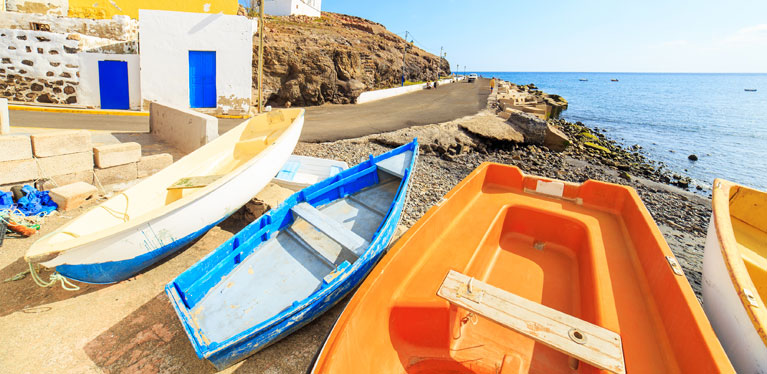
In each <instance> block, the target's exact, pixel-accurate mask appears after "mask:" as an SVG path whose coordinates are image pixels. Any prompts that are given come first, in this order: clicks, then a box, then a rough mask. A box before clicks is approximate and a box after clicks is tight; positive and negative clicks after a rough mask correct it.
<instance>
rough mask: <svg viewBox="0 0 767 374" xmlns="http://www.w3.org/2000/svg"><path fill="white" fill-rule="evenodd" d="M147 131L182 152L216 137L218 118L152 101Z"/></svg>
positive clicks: (195, 147) (191, 149)
mask: <svg viewBox="0 0 767 374" xmlns="http://www.w3.org/2000/svg"><path fill="white" fill-rule="evenodd" d="M149 132H150V133H151V134H152V135H153V136H155V137H156V138H158V139H160V140H163V141H165V142H167V143H168V144H170V145H172V146H173V147H175V148H177V149H179V150H181V151H183V152H192V151H194V150H196V149H197V148H200V147H202V146H203V145H205V144H207V143H209V142H211V141H212V140H213V139H215V138H217V137H218V119H217V118H216V117H212V116H209V115H207V114H202V113H199V112H196V111H194V110H191V109H188V108H178V107H173V106H170V105H163V104H158V103H155V102H152V103H151V104H150V106H149Z"/></svg>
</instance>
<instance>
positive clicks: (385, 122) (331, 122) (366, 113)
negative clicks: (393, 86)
mask: <svg viewBox="0 0 767 374" xmlns="http://www.w3.org/2000/svg"><path fill="white" fill-rule="evenodd" d="M488 95H490V85H489V83H488V82H487V81H486V80H479V81H477V82H475V83H467V82H458V83H451V84H447V85H442V86H439V88H437V89H436V90H423V91H418V92H414V93H410V94H405V95H402V96H396V97H392V98H389V99H384V100H380V101H374V102H371V103H366V104H360V105H324V106H320V107H311V108H308V109H307V110H306V124H304V131H303V133H302V134H301V141H305V142H323V141H335V140H339V139H348V138H356V137H360V136H365V135H371V134H378V133H381V132H388V131H394V130H399V129H402V128H406V127H411V126H420V125H428V124H432V123H440V122H447V121H452V120H454V119H457V118H461V117H465V116H468V115H472V114H475V113H477V112H479V111H480V110H482V109H484V108H485V105H486V104H487V97H488Z"/></svg>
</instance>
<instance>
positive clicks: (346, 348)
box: [313, 164, 734, 373]
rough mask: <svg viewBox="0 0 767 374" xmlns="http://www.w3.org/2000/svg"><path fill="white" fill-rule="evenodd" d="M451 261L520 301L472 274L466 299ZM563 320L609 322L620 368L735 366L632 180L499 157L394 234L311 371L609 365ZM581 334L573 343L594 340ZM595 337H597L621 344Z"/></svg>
mask: <svg viewBox="0 0 767 374" xmlns="http://www.w3.org/2000/svg"><path fill="white" fill-rule="evenodd" d="M453 272H458V273H462V274H464V276H465V277H466V278H467V279H474V280H476V281H477V282H478V283H481V284H487V285H490V286H492V287H493V288H495V289H498V290H501V291H503V292H505V293H508V294H513V295H514V296H515V297H516V298H517V299H522V300H524V301H525V303H524V304H510V303H500V301H499V300H500V299H499V297H498V295H499V294H497V293H492V294H491V293H488V292H486V291H482V290H483V289H485V290H487V288H484V286H481V285H477V284H476V283H475V287H476V288H475V290H476V289H479V290H480V291H479V292H473V291H472V283H471V280H469V281H468V283H466V285H465V286H459V288H457V291H455V293H454V294H453V295H455V296H454V298H453V300H455V298H459V299H461V298H465V299H462V300H464V301H462V302H457V303H456V302H454V301H453V300H448V297H446V296H445V294H444V293H443V291H444V290H445V288H444V284H446V283H447V280H446V276H447V277H449V275H448V274H451V273H453ZM443 282H444V283H443ZM440 285H443V287H440ZM463 287H465V288H463ZM452 289H455V288H452ZM452 289H451V290H452ZM438 290H439V291H438ZM461 303H464V304H463V305H465V304H472V303H474V304H472V305H475V306H482V308H480V309H484V310H486V311H487V310H488V309H490V312H484V313H485V314H483V312H481V311H476V310H473V309H472V308H471V307H462V306H461V305H462V304H461ZM531 304H532V305H535V307H529V306H524V307H523V306H522V305H531ZM508 305H516V306H515V307H513V308H507V307H506V306H508ZM493 310H494V311H495V312H493ZM546 310H549V311H548V312H547V311H546ZM511 315H514V316H513V317H514V318H516V319H509V318H506V317H511ZM503 316H506V317H503ZM502 317H503V318H502ZM544 317H545V318H544ZM547 318H550V320H548V319H547ZM503 320H505V321H507V322H502V321H503ZM555 320H556V321H557V322H556V323H564V324H567V326H568V327H572V328H571V329H570V332H572V331H574V330H575V331H578V328H576V327H577V326H583V327H585V326H591V327H589V328H594V327H597V328H598V329H600V330H609V332H611V334H614V335H615V336H616V337H617V339H618V341H617V343H616V344H615V345H616V346H617V347H618V351H620V352H622V356H620V357H619V359H620V363H621V365H620V366H619V367H620V368H621V369H623V370H618V371H617V372H629V373H687V372H690V373H693V372H696V373H697V372H700V373H703V372H705V373H714V372H717V373H731V372H734V371H733V369H732V367H731V366H730V363H729V361H728V359H727V357H726V355H725V353H724V351H723V350H722V348H721V346H720V344H719V342H718V341H717V339H716V336H715V335H714V333H713V331H712V329H711V326H710V325H709V323H708V321H707V320H706V317H705V315H704V313H703V310H702V309H701V308H700V305H699V303H698V301H697V299H696V298H695V295H694V293H693V292H692V289H691V288H690V286H689V283H688V282H687V279H686V278H685V277H684V274H683V273H682V269H681V267H680V266H679V265H678V263H676V261H675V259H674V257H673V254H672V253H671V250H670V249H669V248H668V246H667V244H666V243H665V240H664V239H663V236H662V234H661V233H660V230H659V229H658V228H657V226H656V225H655V224H654V222H653V220H652V217H651V216H650V214H649V212H648V211H647V209H646V208H645V207H644V205H643V204H642V202H641V199H640V198H639V196H638V195H637V193H636V191H634V190H632V189H630V188H628V187H624V186H618V185H611V184H608V183H602V182H596V181H587V182H584V183H583V184H572V183H566V182H560V181H552V180H549V179H545V178H540V177H534V176H526V175H524V174H523V173H521V171H519V169H517V168H515V167H511V166H506V165H499V164H483V165H481V166H480V167H479V168H477V169H476V170H475V171H474V172H472V173H471V174H470V175H469V176H468V177H467V178H466V179H464V181H462V182H461V183H460V184H458V185H457V186H456V187H454V188H453V189H452V190H451V191H450V192H449V193H448V194H447V195H446V196H445V199H444V200H442V201H441V202H440V203H439V204H438V205H437V206H435V207H433V208H432V209H430V210H429V211H428V212H427V213H426V215H424V217H423V218H421V219H420V220H419V221H418V222H417V223H416V224H415V225H414V226H413V227H412V228H411V229H410V230H409V231H408V232H407V233H406V234H405V235H404V236H403V237H402V238H401V239H399V240H398V241H397V244H396V245H394V246H393V247H392V249H391V250H390V252H389V253H388V254H387V255H386V256H385V257H384V258H383V259H382V260H381V262H380V263H379V264H378V265H377V266H376V267H375V268H374V269H373V270H372V271H371V273H370V275H369V276H368V277H367V278H366V280H365V282H364V283H363V284H362V285H361V286H360V288H359V289H358V290H357V291H356V293H355V294H354V296H353V297H352V298H351V300H350V302H349V304H347V306H346V308H345V309H344V311H343V313H342V314H341V316H340V317H339V319H338V321H337V322H336V325H335V327H334V328H333V330H332V331H331V333H330V335H329V336H328V338H327V341H326V343H325V344H324V346H323V348H322V351H321V352H320V354H319V356H318V358H317V362H316V364H315V366H314V368H313V372H315V373H356V372H376V373H403V372H407V373H444V372H449V373H573V372H575V371H578V372H584V373H596V372H602V371H599V370H598V369H596V367H594V366H590V365H589V364H587V362H589V361H586V360H584V361H580V362H579V361H578V359H579V358H580V357H578V356H577V355H578V352H579V349H580V348H578V347H580V346H576V347H575V348H573V347H570V348H568V347H567V345H566V344H563V345H559V343H557V340H555V339H553V338H554V337H556V335H557V334H560V333H561V332H562V331H561V330H560V331H556V328H550V327H552V326H556V324H555V323H554V322H552V321H555ZM508 321H512V322H508ZM514 321H518V322H514ZM564 331H565V335H564V336H568V335H567V334H568V330H567V329H564ZM544 332H545V333H544ZM585 336H588V339H586V340H584V341H583V342H577V341H576V343H577V344H585V346H588V345H589V344H591V343H590V342H592V341H594V342H600V340H599V338H596V339H595V337H596V336H597V335H596V334H586V335H585ZM575 337H576V338H578V337H579V335H575ZM565 340H566V341H567V342H571V341H573V340H574V338H573V335H570V337H569V338H566V339H565ZM602 341H605V340H602ZM601 344H602V343H601V342H600V343H594V345H593V347H611V346H612V345H611V344H613V343H610V344H604V345H601ZM568 349H569V350H568ZM596 351H600V352H606V351H609V349H604V350H601V348H597V349H596ZM581 357H586V356H581ZM595 357H599V354H595V355H594V356H591V357H590V358H595ZM610 357H613V358H615V357H618V356H610ZM616 360H617V359H616ZM624 363H625V365H623V364H624Z"/></svg>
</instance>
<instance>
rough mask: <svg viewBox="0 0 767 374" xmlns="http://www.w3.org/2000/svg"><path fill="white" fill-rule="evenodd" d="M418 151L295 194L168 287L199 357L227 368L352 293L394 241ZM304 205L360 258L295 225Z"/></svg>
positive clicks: (396, 153) (378, 160) (404, 151)
mask: <svg viewBox="0 0 767 374" xmlns="http://www.w3.org/2000/svg"><path fill="white" fill-rule="evenodd" d="M417 152H418V143H417V141H415V140H414V141H413V142H412V143H410V144H407V145H404V146H402V147H400V148H397V149H395V150H393V151H391V152H388V153H386V154H383V155H380V156H377V157H373V156H371V157H370V159H368V160H367V161H365V162H363V163H361V164H359V165H357V166H355V167H353V168H350V169H348V170H345V171H343V172H341V173H339V174H337V175H336V176H334V177H332V178H329V179H326V180H324V181H322V182H320V183H317V184H315V185H312V186H310V187H308V188H306V189H304V190H301V191H299V192H297V193H295V194H293V195H292V196H291V197H289V198H288V199H287V200H286V201H285V202H284V203H283V204H281V205H280V206H279V207H277V208H275V209H273V210H271V211H269V212H267V213H266V214H265V215H263V216H261V217H260V218H259V219H258V220H256V221H254V222H253V223H251V224H250V225H248V226H247V227H246V228H244V229H243V230H242V231H240V232H239V233H237V234H236V235H235V236H234V237H232V238H231V239H229V240H228V241H227V242H225V243H224V244H222V245H221V246H220V247H219V248H217V249H216V250H214V251H213V252H212V253H210V254H209V255H208V256H206V257H205V258H203V259H202V260H201V261H200V262H198V263H197V264H195V265H194V266H192V267H191V268H189V269H188V270H186V271H185V272H184V273H182V274H181V275H179V276H178V277H177V278H176V279H174V280H173V281H172V282H170V283H169V284H168V285H167V286H166V288H165V290H166V292H167V294H168V296H169V297H170V300H171V304H172V305H173V307H174V309H175V310H176V313H177V314H178V316H179V319H180V320H181V322H182V325H183V327H184V330H185V331H186V333H187V335H188V337H189V339H190V341H191V343H192V346H193V347H194V349H195V352H196V353H197V355H198V357H200V358H202V359H207V360H209V361H210V362H211V363H213V365H215V366H216V367H217V368H218V369H223V368H226V367H228V366H230V365H232V364H233V363H236V362H237V361H239V360H242V359H243V358H245V357H247V356H249V355H251V354H253V353H255V352H258V351H259V350H261V349H263V348H265V347H266V346H268V345H269V344H272V343H274V342H276V341H277V340H279V339H281V338H283V337H285V336H287V335H289V334H290V333H292V332H293V331H295V330H297V329H299V328H300V327H302V326H303V325H305V324H306V323H308V322H310V321H312V320H313V319H314V318H316V317H317V316H319V315H320V314H322V313H324V312H325V311H326V310H328V309H329V308H330V307H332V306H333V305H334V304H335V303H337V302H338V301H339V300H340V299H342V298H343V297H344V296H345V295H346V294H348V293H349V292H350V291H351V290H352V289H353V288H354V287H356V286H357V285H358V284H359V283H360V282H361V281H362V280H363V279H364V278H365V276H366V275H367V273H368V272H369V271H370V269H372V267H373V266H374V265H375V264H376V262H377V261H378V260H379V259H380V257H381V256H382V255H383V254H384V252H385V250H386V248H387V247H388V245H389V242H390V241H391V238H392V236H393V235H394V232H395V230H396V228H397V224H398V222H399V221H400V218H401V215H402V211H403V209H404V205H405V201H406V196H407V191H408V186H409V184H410V180H411V173H412V171H413V168H414V165H415V160H416V157H417ZM302 203H304V204H305V203H308V204H310V205H311V206H314V207H316V209H317V210H318V211H320V212H321V213H322V214H325V215H327V218H329V219H332V220H334V221H336V222H338V224H341V225H343V226H344V227H345V228H346V229H347V230H350V231H351V232H353V233H355V234H356V235H359V236H360V237H361V238H362V239H364V240H365V241H366V242H365V244H364V245H363V246H361V247H359V251H357V252H354V253H355V254H356V255H358V256H359V257H357V258H356V260H355V259H354V258H353V257H356V256H354V255H351V257H350V253H351V252H350V251H348V250H345V249H344V248H341V246H340V245H338V244H337V243H336V242H335V241H331V240H330V237H331V236H330V235H325V234H323V233H321V232H320V231H318V230H321V229H318V228H315V227H316V226H312V225H313V224H312V223H310V221H309V220H306V219H304V218H301V219H297V218H296V217H304V216H297V215H296V214H297V213H294V211H295V210H296V209H297V207H299V206H304V207H305V206H306V205H304V204H302ZM374 216H376V217H378V218H376V219H372V218H370V217H374ZM296 238H300V240H299V239H296ZM336 248H337V251H335V249H336Z"/></svg>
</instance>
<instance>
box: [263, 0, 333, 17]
mask: <svg viewBox="0 0 767 374" xmlns="http://www.w3.org/2000/svg"><path fill="white" fill-rule="evenodd" d="M264 5H265V7H264V13H266V14H269V15H272V16H295V15H302V16H309V17H320V16H321V15H322V14H321V13H322V0H264Z"/></svg>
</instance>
